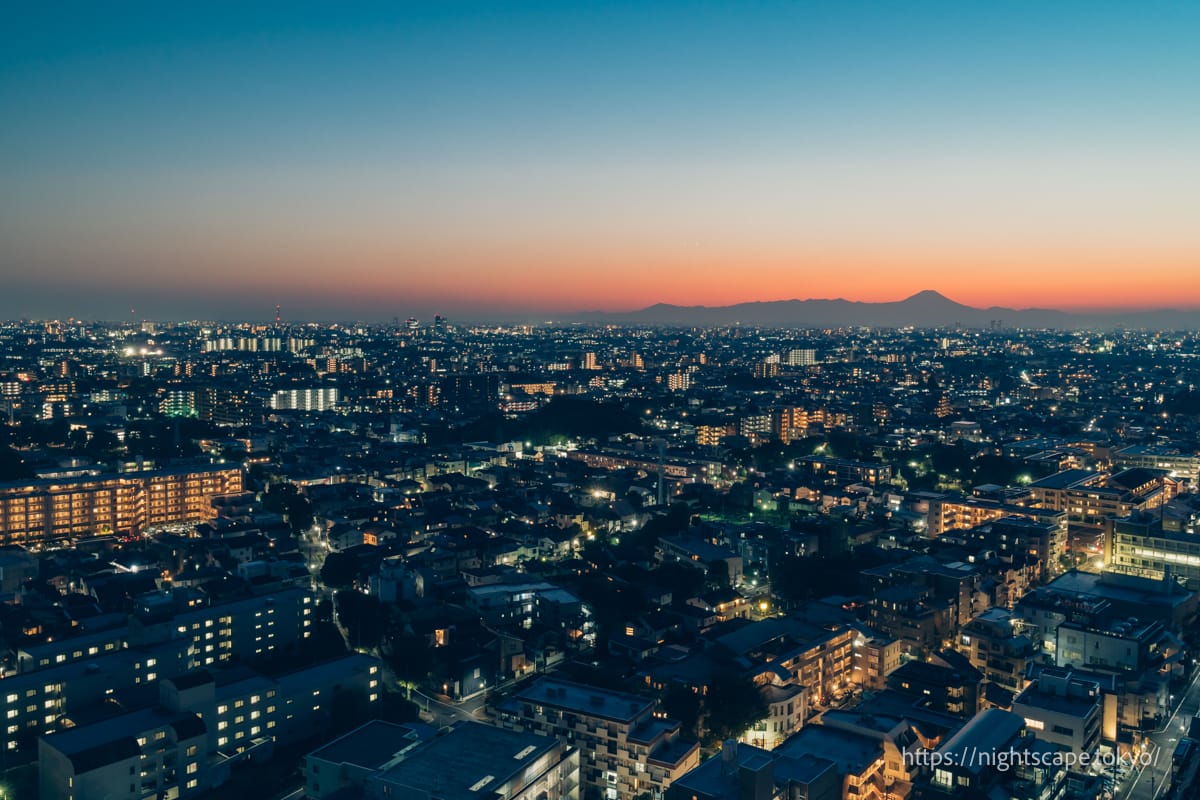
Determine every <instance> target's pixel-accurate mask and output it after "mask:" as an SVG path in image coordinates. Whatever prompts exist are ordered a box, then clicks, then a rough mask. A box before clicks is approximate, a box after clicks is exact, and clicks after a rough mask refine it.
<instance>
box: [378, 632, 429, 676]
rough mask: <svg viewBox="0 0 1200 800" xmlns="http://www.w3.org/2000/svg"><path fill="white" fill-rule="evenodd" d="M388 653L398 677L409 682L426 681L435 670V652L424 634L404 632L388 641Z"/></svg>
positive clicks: (389, 660)
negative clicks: (431, 649)
mask: <svg viewBox="0 0 1200 800" xmlns="http://www.w3.org/2000/svg"><path fill="white" fill-rule="evenodd" d="M387 653H388V663H389V664H391V665H392V670H393V671H394V672H395V673H396V677H397V678H399V679H400V680H402V681H405V682H407V683H417V684H420V683H424V682H425V681H426V680H428V678H429V674H430V673H431V672H432V671H433V653H432V652H431V651H430V647H429V642H427V641H426V640H425V638H424V637H423V636H417V635H415V634H411V633H402V634H400V635H399V636H396V637H395V638H393V639H392V640H391V641H390V642H389V643H388V647H387Z"/></svg>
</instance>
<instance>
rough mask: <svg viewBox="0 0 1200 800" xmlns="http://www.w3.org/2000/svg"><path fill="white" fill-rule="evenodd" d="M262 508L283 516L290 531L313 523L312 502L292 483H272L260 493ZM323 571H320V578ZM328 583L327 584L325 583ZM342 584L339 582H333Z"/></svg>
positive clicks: (295, 531) (298, 529) (301, 529)
mask: <svg viewBox="0 0 1200 800" xmlns="http://www.w3.org/2000/svg"><path fill="white" fill-rule="evenodd" d="M262 501H263V508H265V509H266V510H267V511H272V512H274V513H276V514H282V515H283V518H284V519H285V520H286V521H287V523H288V524H289V525H291V526H292V533H299V532H300V531H304V530H308V529H309V528H311V527H312V524H313V508H312V503H310V502H309V501H308V498H307V497H305V496H304V495H303V494H302V493H301V492H300V490H299V489H298V488H296V485H295V484H293V483H286V482H285V483H273V484H271V485H270V486H268V487H267V491H266V492H264V493H263V495H262ZM323 578H324V573H322V579H323ZM327 585H328V584H327ZM333 585H335V586H340V585H343V584H341V583H335V584H333Z"/></svg>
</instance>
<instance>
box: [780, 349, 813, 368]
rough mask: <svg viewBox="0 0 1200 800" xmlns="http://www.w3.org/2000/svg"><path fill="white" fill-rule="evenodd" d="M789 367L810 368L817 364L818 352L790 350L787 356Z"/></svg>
mask: <svg viewBox="0 0 1200 800" xmlns="http://www.w3.org/2000/svg"><path fill="white" fill-rule="evenodd" d="M787 363H788V366H789V367H808V366H811V365H813V364H815V363H817V351H816V350H811V349H808V348H799V349H794V350H789V351H788V354H787Z"/></svg>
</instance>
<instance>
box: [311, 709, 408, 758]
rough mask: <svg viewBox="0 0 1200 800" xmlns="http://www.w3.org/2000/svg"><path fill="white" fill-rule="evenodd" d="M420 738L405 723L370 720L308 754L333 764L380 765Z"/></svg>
mask: <svg viewBox="0 0 1200 800" xmlns="http://www.w3.org/2000/svg"><path fill="white" fill-rule="evenodd" d="M420 741H421V734H420V733H419V732H418V731H417V730H416V729H414V728H411V727H409V726H407V725H397V724H395V723H392V722H385V721H384V720H380V719H376V720H371V721H370V722H368V723H367V724H365V725H362V726H360V727H358V728H355V729H354V730H352V731H350V732H349V733H347V734H345V735H344V736H341V737H340V738H337V739H334V740H333V741H332V742H330V743H329V744H327V745H325V746H324V747H322V748H320V749H318V750H315V751H313V752H312V753H309V754H308V757H309V758H316V759H320V760H322V761H328V762H331V763H333V764H353V765H355V766H359V767H367V768H368V769H381V768H382V767H383V766H384V765H385V764H387V762H389V761H391V760H392V759H393V758H395V757H396V756H397V755H399V754H400V753H401V752H402V751H404V750H406V749H408V748H410V747H413V746H414V745H415V744H416V743H418V742H420Z"/></svg>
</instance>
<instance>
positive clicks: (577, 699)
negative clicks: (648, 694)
mask: <svg viewBox="0 0 1200 800" xmlns="http://www.w3.org/2000/svg"><path fill="white" fill-rule="evenodd" d="M513 699H515V700H523V701H525V702H529V703H537V704H538V705H545V706H553V707H554V708H559V709H562V710H564V711H570V712H573V713H576V714H579V715H581V716H590V717H602V718H604V719H610V720H613V721H614V722H622V723H625V724H630V723H632V722H633V721H634V720H636V719H637V718H639V717H641V716H643V715H645V714H646V713H648V712H649V711H650V710H651V709H652V708H653V707H654V701H652V700H647V699H646V698H644V697H638V696H637V695H635V694H626V693H625V692H614V691H610V690H608V689H599V688H597V687H595V686H587V685H585V684H582V683H571V682H569V681H560V680H557V679H555V678H543V679H542V680H540V681H538V682H537V683H535V684H533V685H532V686H530V687H528V688H527V689H523V690H521V692H519V693H518V694H516V695H514V696H513Z"/></svg>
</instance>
